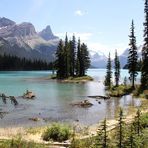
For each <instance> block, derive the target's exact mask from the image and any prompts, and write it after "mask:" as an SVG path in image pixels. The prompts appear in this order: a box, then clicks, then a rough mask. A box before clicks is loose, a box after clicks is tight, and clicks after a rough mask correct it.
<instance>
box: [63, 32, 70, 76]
mask: <svg viewBox="0 0 148 148" xmlns="http://www.w3.org/2000/svg"><path fill="white" fill-rule="evenodd" d="M69 54H70V53H69V42H68V37H67V33H66V36H65V44H64V63H65V77H66V78H67V77H68V76H69V66H70V65H69V60H70V57H69Z"/></svg>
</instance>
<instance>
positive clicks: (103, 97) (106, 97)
mask: <svg viewBox="0 0 148 148" xmlns="http://www.w3.org/2000/svg"><path fill="white" fill-rule="evenodd" d="M87 97H88V98H95V99H104V100H107V99H110V96H87Z"/></svg>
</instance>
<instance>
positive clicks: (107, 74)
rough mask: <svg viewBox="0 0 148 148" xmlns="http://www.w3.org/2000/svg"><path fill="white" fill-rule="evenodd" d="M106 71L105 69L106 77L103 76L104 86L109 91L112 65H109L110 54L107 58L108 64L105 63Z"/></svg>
mask: <svg viewBox="0 0 148 148" xmlns="http://www.w3.org/2000/svg"><path fill="white" fill-rule="evenodd" d="M106 69H107V72H106V76H105V81H104V85H105V86H107V87H108V88H109V89H110V88H111V85H112V65H111V57H110V53H109V56H108V62H107V66H106Z"/></svg>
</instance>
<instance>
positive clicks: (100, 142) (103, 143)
mask: <svg viewBox="0 0 148 148" xmlns="http://www.w3.org/2000/svg"><path fill="white" fill-rule="evenodd" d="M95 146H96V147H102V148H107V147H109V138H108V135H107V123H106V118H105V119H104V121H103V122H102V125H101V128H100V129H99V131H98V133H97V136H96V142H95Z"/></svg>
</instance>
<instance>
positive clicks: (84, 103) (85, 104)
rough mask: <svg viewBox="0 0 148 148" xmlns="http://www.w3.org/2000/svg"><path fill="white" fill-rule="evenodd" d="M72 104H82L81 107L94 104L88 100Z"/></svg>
mask: <svg viewBox="0 0 148 148" xmlns="http://www.w3.org/2000/svg"><path fill="white" fill-rule="evenodd" d="M71 105H72V106H80V107H91V106H92V105H93V104H92V103H91V102H89V101H88V100H84V101H81V102H77V103H72V104H71Z"/></svg>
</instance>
